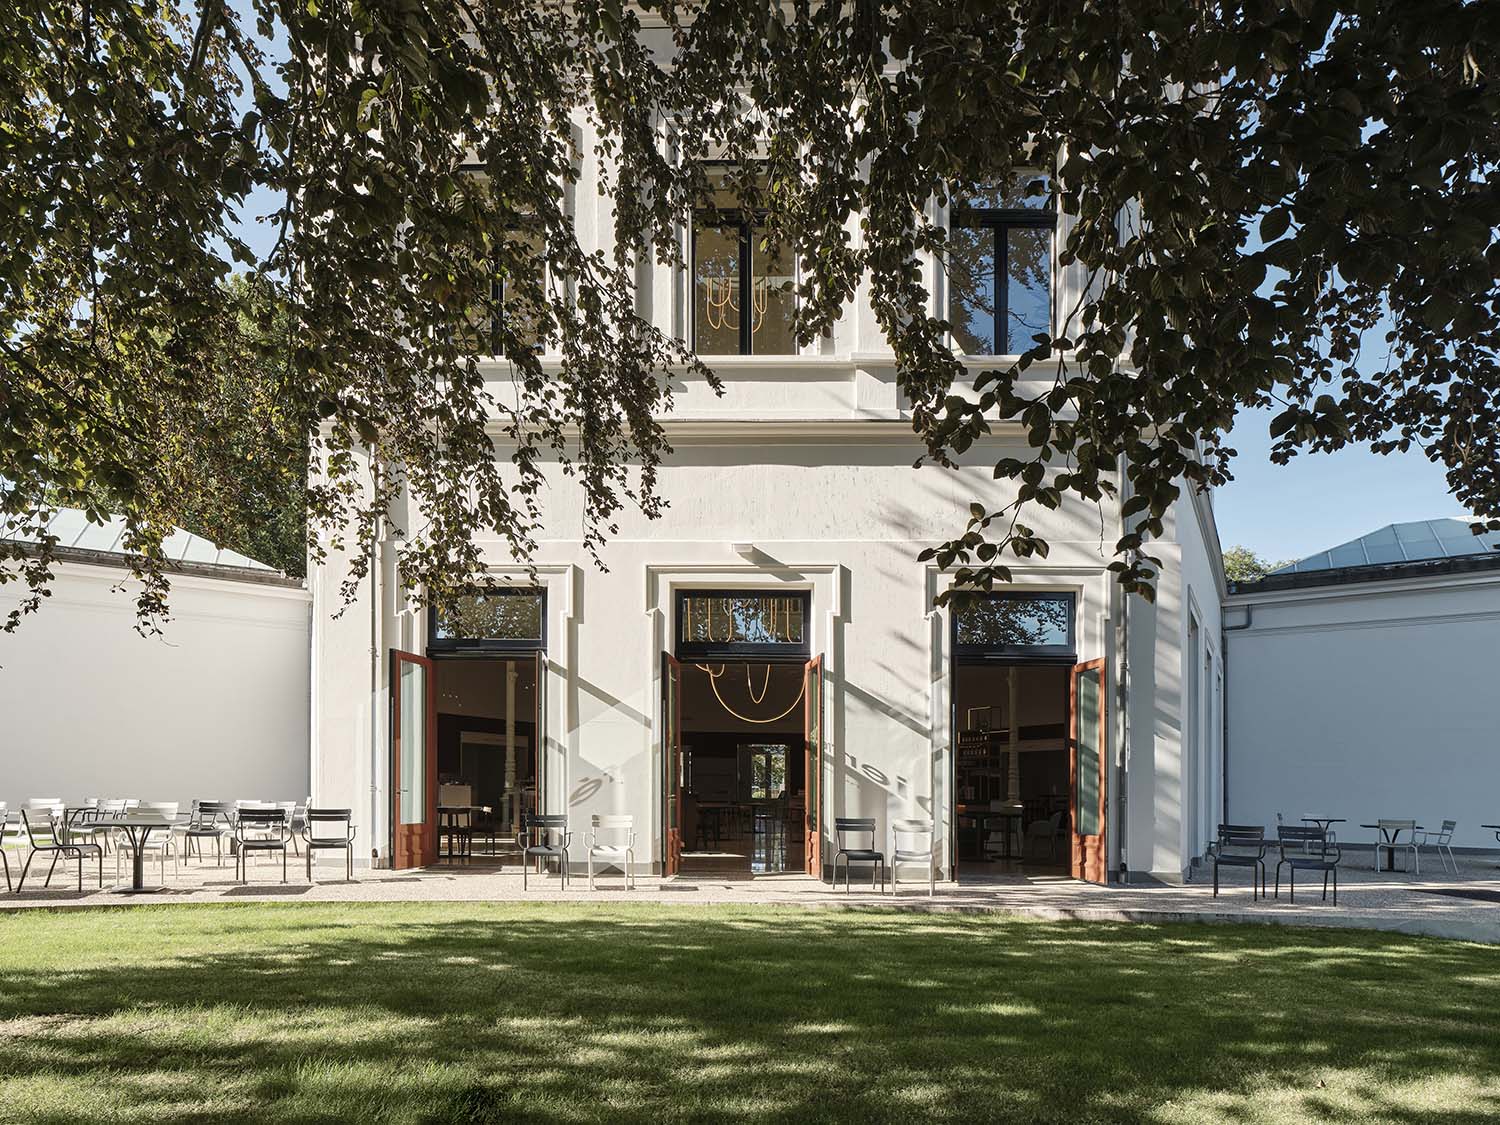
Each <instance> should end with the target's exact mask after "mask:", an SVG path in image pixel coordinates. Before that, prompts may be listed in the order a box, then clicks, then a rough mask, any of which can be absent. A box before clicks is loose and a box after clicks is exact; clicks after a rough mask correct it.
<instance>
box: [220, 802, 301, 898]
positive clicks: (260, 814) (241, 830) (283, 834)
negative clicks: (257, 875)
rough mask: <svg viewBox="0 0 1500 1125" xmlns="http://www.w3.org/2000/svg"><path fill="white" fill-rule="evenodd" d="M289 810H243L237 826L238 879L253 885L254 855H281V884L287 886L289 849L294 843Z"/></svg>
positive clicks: (235, 846) (236, 859)
mask: <svg viewBox="0 0 1500 1125" xmlns="http://www.w3.org/2000/svg"><path fill="white" fill-rule="evenodd" d="M291 835H292V833H291V829H290V828H288V827H287V815H286V810H285V809H280V808H260V809H252V808H245V809H241V810H240V813H239V816H237V817H236V818H235V824H234V867H235V871H234V873H235V877H236V878H237V879H239V881H240V882H241V883H248V882H249V881H250V853H251V852H280V853H281V881H282V882H283V883H285V882H286V846H287V843H288V842H289V841H290V839H291Z"/></svg>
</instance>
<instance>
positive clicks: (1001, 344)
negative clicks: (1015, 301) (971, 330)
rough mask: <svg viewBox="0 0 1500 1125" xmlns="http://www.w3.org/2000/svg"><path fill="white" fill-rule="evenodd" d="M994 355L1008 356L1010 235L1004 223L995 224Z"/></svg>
mask: <svg viewBox="0 0 1500 1125" xmlns="http://www.w3.org/2000/svg"><path fill="white" fill-rule="evenodd" d="M994 229H995V341H994V345H995V354H996V355H1009V354H1010V353H1009V352H1007V351H1006V350H1005V349H1006V348H1007V347H1009V346H1010V324H1009V319H1010V235H1009V228H1008V227H1006V225H1005V224H1004V223H997V224H995V228H994Z"/></svg>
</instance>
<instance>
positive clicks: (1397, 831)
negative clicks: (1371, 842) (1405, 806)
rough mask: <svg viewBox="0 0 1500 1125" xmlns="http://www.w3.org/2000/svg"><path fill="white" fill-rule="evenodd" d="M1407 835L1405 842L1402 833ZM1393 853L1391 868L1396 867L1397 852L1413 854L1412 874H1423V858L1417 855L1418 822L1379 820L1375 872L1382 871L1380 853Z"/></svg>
mask: <svg viewBox="0 0 1500 1125" xmlns="http://www.w3.org/2000/svg"><path fill="white" fill-rule="evenodd" d="M1403 832H1405V833H1407V837H1406V839H1405V840H1403V839H1401V833H1403ZM1387 841H1389V842H1387ZM1381 852H1390V853H1391V866H1392V867H1394V866H1395V865H1396V853H1397V852H1411V864H1412V874H1414V875H1420V874H1422V857H1421V856H1419V855H1418V854H1417V822H1416V821H1415V820H1377V821H1376V822H1375V870H1376V871H1379V870H1380V853H1381Z"/></svg>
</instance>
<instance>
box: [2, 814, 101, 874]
mask: <svg viewBox="0 0 1500 1125" xmlns="http://www.w3.org/2000/svg"><path fill="white" fill-rule="evenodd" d="M59 804H61V802H59ZM48 816H49V817H50V820H49V821H48V832H47V835H46V836H42V835H40V834H38V833H34V832H33V831H32V829H31V816H30V815H29V811H28V810H27V809H22V810H21V837H22V839H24V840H25V841H26V846H27V847H28V848H30V849H31V850H30V851H29V852H28V853H27V855H26V863H25V864H24V865H23V866H22V868H21V878H20V880H19V881H18V882H17V883H16V893H17V894H20V893H21V888H22V887H24V886H25V885H26V873H27V872H28V871H30V870H31V861H32V860H33V859H35V858H36V857H37V853H38V852H47V853H50V854H51V856H52V866H51V867H49V868H47V881H46V882H45V883H43V884H42V886H44V887H50V886H51V885H52V873H53V872H54V871H56V870H57V861H58V860H60V859H76V860H77V861H78V890H79V891H80V893H81V892H82V891H83V861H84V859H85V858H87V857H88V856H91V855H92V856H93V857H94V858H95V859H97V860H98V861H99V886H100V887H101V888H103V886H104V849H103V848H101V847H100V846H99V845H98V844H96V843H94V842H93V841H91V840H79V841H76V842H74V841H71V840H69V838H68V830H67V828H66V827H65V826H64V825H63V823H62V813H61V812H57V813H55V814H54V813H49V814H48ZM43 840H45V841H46V842H45V843H43V842H42V841H43Z"/></svg>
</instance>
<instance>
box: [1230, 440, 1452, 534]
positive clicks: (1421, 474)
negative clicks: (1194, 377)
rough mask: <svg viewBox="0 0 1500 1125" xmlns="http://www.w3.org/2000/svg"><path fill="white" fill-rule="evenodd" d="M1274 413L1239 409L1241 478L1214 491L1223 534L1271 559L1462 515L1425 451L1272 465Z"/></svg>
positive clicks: (1359, 453) (1356, 453)
mask: <svg viewBox="0 0 1500 1125" xmlns="http://www.w3.org/2000/svg"><path fill="white" fill-rule="evenodd" d="M1271 417H1272V412H1271V411H1269V410H1264V411H1250V412H1246V413H1244V414H1241V415H1240V417H1239V420H1238V422H1237V423H1236V424H1235V427H1234V430H1233V431H1232V432H1231V434H1230V437H1229V445H1230V446H1232V447H1233V448H1235V449H1237V450H1239V453H1240V455H1239V457H1237V458H1236V459H1235V461H1234V464H1233V470H1232V471H1233V473H1234V477H1235V479H1234V480H1233V481H1231V482H1230V483H1229V484H1228V485H1227V486H1225V487H1224V488H1221V489H1219V490H1218V492H1217V493H1216V494H1215V496H1214V516H1215V518H1216V519H1217V521H1218V524H1219V538H1220V539H1221V540H1222V541H1223V543H1224V546H1225V547H1226V548H1229V547H1233V546H1236V545H1243V546H1246V547H1249V548H1250V549H1251V550H1253V551H1255V553H1256V554H1258V555H1261V556H1262V557H1264V558H1269V559H1271V560H1272V561H1276V562H1280V561H1283V560H1288V559H1300V558H1304V557H1306V556H1307V555H1310V554H1313V553H1314V552H1316V551H1321V550H1323V549H1325V548H1328V547H1332V546H1334V545H1335V544H1338V543H1343V542H1346V541H1347V540H1350V539H1353V538H1355V537H1357V536H1360V535H1363V534H1364V533H1365V532H1367V531H1374V530H1375V529H1376V528H1378V527H1384V526H1385V525H1386V524H1388V523H1400V522H1402V521H1403V520H1428V519H1439V518H1441V517H1443V516H1459V515H1463V514H1464V512H1463V508H1462V507H1461V506H1460V505H1459V503H1458V502H1457V501H1456V500H1454V499H1453V497H1452V496H1451V495H1449V493H1448V484H1447V482H1446V481H1445V480H1444V479H1443V473H1442V470H1441V469H1440V468H1439V467H1438V466H1436V465H1434V464H1432V463H1431V462H1429V461H1428V460H1427V458H1426V457H1424V456H1422V454H1420V453H1416V452H1413V453H1406V454H1401V453H1393V454H1390V455H1389V456H1385V457H1382V456H1380V455H1378V454H1375V453H1371V452H1370V451H1369V450H1368V449H1366V448H1354V447H1352V446H1351V447H1350V448H1347V449H1344V450H1341V451H1339V452H1338V453H1331V454H1303V455H1301V456H1298V457H1296V458H1295V459H1293V461H1292V463H1291V464H1289V465H1284V466H1283V465H1273V464H1272V463H1271V457H1270V453H1271V439H1270V436H1269V434H1268V433H1267V427H1268V425H1269V424H1270V420H1271Z"/></svg>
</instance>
